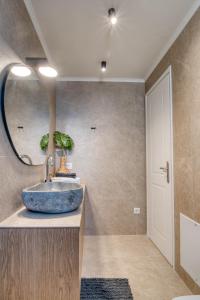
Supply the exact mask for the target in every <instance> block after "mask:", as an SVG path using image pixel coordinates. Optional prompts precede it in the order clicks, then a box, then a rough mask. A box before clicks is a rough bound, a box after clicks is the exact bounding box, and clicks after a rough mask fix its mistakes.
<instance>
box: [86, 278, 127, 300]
mask: <svg viewBox="0 0 200 300" xmlns="http://www.w3.org/2000/svg"><path fill="white" fill-rule="evenodd" d="M97 299H98V300H106V299H110V300H111V299H112V300H133V296H132V293H131V288H130V286H129V283H128V279H122V278H83V279H82V280H81V300H97Z"/></svg>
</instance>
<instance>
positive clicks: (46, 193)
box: [22, 182, 83, 214]
mask: <svg viewBox="0 0 200 300" xmlns="http://www.w3.org/2000/svg"><path fill="white" fill-rule="evenodd" d="M22 198H23V202H24V205H25V206H26V208H27V209H28V210H31V211H36V212H42V213H52V214H55V213H64V212H70V211H73V210H75V209H77V208H78V207H79V206H80V204H81V202H82V199H83V188H82V186H81V185H80V184H78V183H69V182H45V183H39V184H36V185H34V186H32V187H28V188H25V189H23V191H22Z"/></svg>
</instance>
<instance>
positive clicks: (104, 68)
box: [101, 60, 106, 72]
mask: <svg viewBox="0 0 200 300" xmlns="http://www.w3.org/2000/svg"><path fill="white" fill-rule="evenodd" d="M101 71H102V72H106V61H105V60H103V61H102V62H101Z"/></svg>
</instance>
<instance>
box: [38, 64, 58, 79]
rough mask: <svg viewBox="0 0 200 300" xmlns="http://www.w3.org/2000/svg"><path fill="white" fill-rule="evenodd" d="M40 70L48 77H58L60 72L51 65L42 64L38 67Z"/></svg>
mask: <svg viewBox="0 0 200 300" xmlns="http://www.w3.org/2000/svg"><path fill="white" fill-rule="evenodd" d="M38 70H39V72H40V73H41V74H42V75H44V76H46V77H56V76H57V75H58V72H57V71H56V70H55V69H54V68H52V67H49V66H41V67H39V68H38Z"/></svg>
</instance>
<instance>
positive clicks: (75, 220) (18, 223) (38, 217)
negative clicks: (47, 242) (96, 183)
mask: <svg viewBox="0 0 200 300" xmlns="http://www.w3.org/2000/svg"><path fill="white" fill-rule="evenodd" d="M83 190H84V194H85V186H84V185H83ZM83 203H84V196H83V201H82V204H81V206H80V207H79V208H78V209H77V210H74V211H72V212H70V213H62V214H44V213H36V212H31V211H28V210H27V209H26V208H25V207H23V208H21V209H19V210H17V211H16V212H15V213H14V214H12V215H11V216H10V217H8V218H7V219H5V220H4V221H2V222H1V223H0V228H52V227H55V228H66V227H69V228H76V227H80V226H81V219H82V214H83V209H84V205H83Z"/></svg>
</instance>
